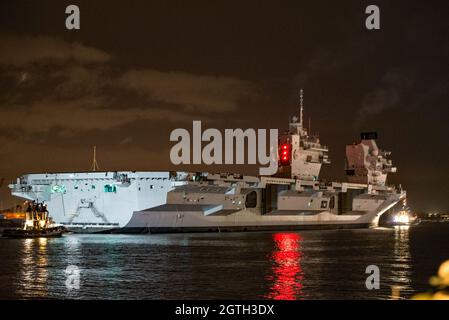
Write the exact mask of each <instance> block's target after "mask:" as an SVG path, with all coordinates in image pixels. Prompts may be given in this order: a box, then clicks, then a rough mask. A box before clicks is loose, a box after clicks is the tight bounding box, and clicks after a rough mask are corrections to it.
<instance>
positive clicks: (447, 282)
mask: <svg viewBox="0 0 449 320" xmlns="http://www.w3.org/2000/svg"><path fill="white" fill-rule="evenodd" d="M429 283H430V285H431V286H433V287H436V288H438V289H449V260H446V261H445V262H443V263H442V264H441V265H440V268H439V269H438V276H433V277H431V278H430V279H429ZM412 300H449V292H448V291H445V290H441V291H437V292H435V293H434V294H431V293H418V294H415V295H414V296H413V297H412Z"/></svg>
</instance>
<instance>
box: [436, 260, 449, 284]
mask: <svg viewBox="0 0 449 320" xmlns="http://www.w3.org/2000/svg"><path fill="white" fill-rule="evenodd" d="M438 277H439V278H440V279H441V281H442V283H443V284H445V285H446V286H447V285H449V260H446V261H445V262H443V263H442V264H441V266H440V268H439V269H438Z"/></svg>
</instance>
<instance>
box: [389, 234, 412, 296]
mask: <svg viewBox="0 0 449 320" xmlns="http://www.w3.org/2000/svg"><path fill="white" fill-rule="evenodd" d="M411 265H412V264H411V255H410V227H409V226H396V227H395V229H394V255H393V265H392V267H393V268H392V272H391V281H392V282H393V283H394V285H393V288H392V290H393V291H397V293H398V295H400V296H401V295H402V298H404V295H403V294H401V293H406V292H411V291H412V288H411Z"/></svg>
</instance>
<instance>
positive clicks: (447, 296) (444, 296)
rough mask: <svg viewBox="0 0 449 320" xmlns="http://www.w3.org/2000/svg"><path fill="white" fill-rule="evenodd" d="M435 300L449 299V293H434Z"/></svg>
mask: <svg viewBox="0 0 449 320" xmlns="http://www.w3.org/2000/svg"><path fill="white" fill-rule="evenodd" d="M433 300H449V293H448V292H444V291H438V292H436V293H435V294H434V295H433Z"/></svg>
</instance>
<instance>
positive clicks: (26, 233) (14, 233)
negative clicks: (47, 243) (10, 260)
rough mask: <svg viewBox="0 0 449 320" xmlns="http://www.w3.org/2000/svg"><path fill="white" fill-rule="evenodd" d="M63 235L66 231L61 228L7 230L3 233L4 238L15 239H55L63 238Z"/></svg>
mask: <svg viewBox="0 0 449 320" xmlns="http://www.w3.org/2000/svg"><path fill="white" fill-rule="evenodd" d="M63 233H64V229H62V228H60V227H55V228H48V229H45V230H23V229H6V230H4V231H3V237H5V238H15V239H25V238H26V239H28V238H55V237H61V236H62V234H63Z"/></svg>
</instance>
